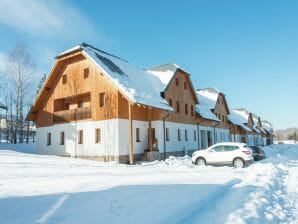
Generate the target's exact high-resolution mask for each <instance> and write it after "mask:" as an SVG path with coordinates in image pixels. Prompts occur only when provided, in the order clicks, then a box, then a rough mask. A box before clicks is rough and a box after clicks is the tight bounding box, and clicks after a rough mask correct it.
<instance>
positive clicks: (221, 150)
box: [212, 146, 224, 152]
mask: <svg viewBox="0 0 298 224" xmlns="http://www.w3.org/2000/svg"><path fill="white" fill-rule="evenodd" d="M212 150H214V151H215V152H223V151H224V146H216V147H214V148H212Z"/></svg>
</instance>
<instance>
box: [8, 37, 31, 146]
mask: <svg viewBox="0 0 298 224" xmlns="http://www.w3.org/2000/svg"><path fill="white" fill-rule="evenodd" d="M35 70H36V66H35V64H34V63H33V61H32V58H31V55H30V54H29V52H28V51H27V48H26V46H25V45H24V44H22V43H19V44H16V46H15V47H14V49H13V50H12V51H11V52H10V53H9V54H8V55H7V61H6V74H7V79H8V85H7V97H8V99H9V101H10V102H9V109H10V126H11V127H10V129H11V132H12V133H11V134H12V135H13V142H14V143H17V136H19V142H21V143H22V142H23V139H24V118H25V116H24V113H25V111H27V109H28V105H31V103H32V102H31V101H32V91H34V90H35V88H34V86H35V85H36V82H35V80H36V77H35ZM13 116H15V119H14V117H13ZM13 120H15V125H13ZM13 126H14V127H13Z"/></svg>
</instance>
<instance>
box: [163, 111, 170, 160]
mask: <svg viewBox="0 0 298 224" xmlns="http://www.w3.org/2000/svg"><path fill="white" fill-rule="evenodd" d="M170 114H171V112H168V114H167V115H166V116H165V117H164V118H163V119H162V125H163V160H166V154H167V149H166V118H167V117H168V116H170Z"/></svg>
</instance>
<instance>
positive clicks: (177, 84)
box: [175, 78, 179, 86]
mask: <svg viewBox="0 0 298 224" xmlns="http://www.w3.org/2000/svg"><path fill="white" fill-rule="evenodd" d="M175 81H176V86H179V80H178V78H176V79H175Z"/></svg>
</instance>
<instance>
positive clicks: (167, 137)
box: [166, 128, 170, 141]
mask: <svg viewBox="0 0 298 224" xmlns="http://www.w3.org/2000/svg"><path fill="white" fill-rule="evenodd" d="M166 141H170V133H169V129H168V128H166Z"/></svg>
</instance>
